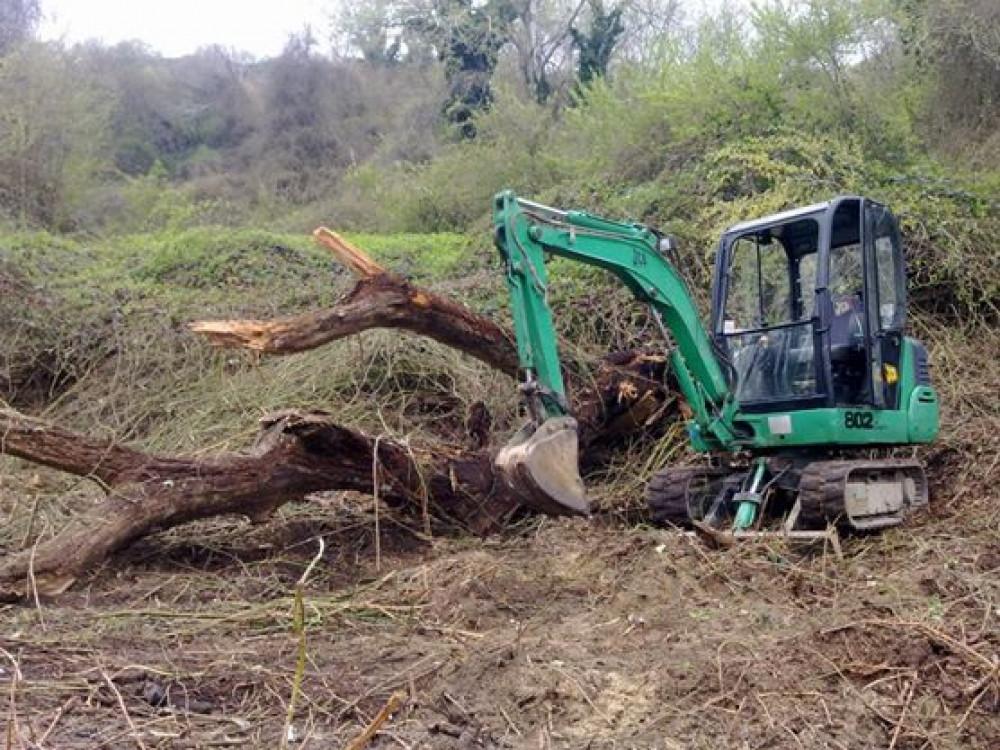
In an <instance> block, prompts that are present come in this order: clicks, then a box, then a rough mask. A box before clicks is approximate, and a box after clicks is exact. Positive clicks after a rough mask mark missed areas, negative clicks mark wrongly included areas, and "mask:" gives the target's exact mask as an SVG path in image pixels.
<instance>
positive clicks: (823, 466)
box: [797, 459, 922, 529]
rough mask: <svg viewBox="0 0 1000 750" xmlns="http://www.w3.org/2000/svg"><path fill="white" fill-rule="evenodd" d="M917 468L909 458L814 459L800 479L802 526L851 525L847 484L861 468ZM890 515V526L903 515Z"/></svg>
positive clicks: (918, 467)
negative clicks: (845, 495) (846, 496)
mask: <svg viewBox="0 0 1000 750" xmlns="http://www.w3.org/2000/svg"><path fill="white" fill-rule="evenodd" d="M891 468H902V469H911V468H916V469H920V470H921V471H922V468H921V466H920V464H918V463H915V462H914V461H905V460H892V459H886V460H881V461H879V460H876V461H871V460H856V461H850V460H843V461H813V462H812V463H810V464H809V465H808V466H806V468H805V469H804V470H803V471H802V476H801V478H800V479H799V503H800V511H799V522H798V524H797V525H798V528H800V529H822V528H824V527H825V526H826V525H827V524H829V523H835V524H838V525H841V526H849V525H850V523H849V521H848V518H847V513H846V512H845V509H844V488H845V486H846V484H847V477H848V475H849V474H850V473H851V472H852V471H854V470H857V469H891ZM897 518H898V520H895V521H893V520H892V518H891V517H888V518H887V519H886V523H885V525H886V526H894V525H896V524H898V523H900V522H901V521H902V520H903V519H902V517H897Z"/></svg>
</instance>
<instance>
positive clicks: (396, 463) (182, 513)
mask: <svg viewBox="0 0 1000 750" xmlns="http://www.w3.org/2000/svg"><path fill="white" fill-rule="evenodd" d="M316 236H317V239H318V240H319V241H320V242H322V243H323V244H324V245H326V246H327V247H329V248H330V249H331V250H332V251H333V252H334V254H335V255H336V256H337V257H338V258H339V259H340V260H341V262H342V263H344V264H345V265H346V266H348V267H349V268H351V269H352V270H353V271H354V272H355V274H356V275H358V276H359V277H360V279H359V281H358V283H357V284H356V286H355V287H354V289H353V290H352V291H351V292H350V293H349V294H348V295H347V296H346V297H345V298H344V299H343V300H342V301H341V302H340V303H339V304H337V305H335V306H334V307H332V308H329V309H327V310H322V311H318V312H313V313H308V314H305V315H300V316H296V317H290V318H284V319H281V320H275V321H252V320H230V321H211V322H198V323H194V324H192V325H191V328H192V330H193V331H196V332H198V333H200V334H203V335H205V336H207V337H208V338H209V340H210V341H212V342H213V343H215V344H218V345H222V346H235V347H243V348H249V349H255V350H258V351H263V352H268V353H274V354H288V353H292V352H297V351H303V350H306V349H310V348H313V347H316V346H319V345H321V344H323V343H326V342H329V341H333V340H336V339H340V338H344V337H346V336H350V335H354V334H357V333H359V332H361V331H364V330H368V329H371V328H378V327H390V328H403V329H405V330H409V331H412V332H414V333H418V334H421V335H424V336H428V337H430V338H433V339H435V340H437V341H439V342H441V343H444V344H446V345H448V346H451V347H453V348H456V349H459V350H460V351H462V352H465V353H467V354H469V355H471V356H473V357H476V358H478V359H480V360H481V361H483V362H485V363H487V364H488V365H490V366H491V367H493V368H495V369H497V370H500V371H502V372H505V373H508V374H510V375H516V372H517V355H516V350H515V347H514V345H513V342H512V337H511V336H510V334H509V332H508V331H507V330H506V329H504V328H503V327H502V326H499V325H498V324H496V323H495V322H493V321H491V320H490V319H489V318H486V317H484V316H482V315H479V314H477V313H475V312H473V311H472V310H470V309H469V308H467V307H465V306H464V305H462V304H460V303H458V302H456V301H454V300H451V299H448V298H445V297H442V296H441V295H438V294H435V293H433V292H431V291H429V290H426V289H421V288H419V287H416V286H414V285H412V284H411V283H409V282H408V281H406V280H405V279H403V278H401V277H399V276H397V275H395V274H392V273H390V272H388V271H386V270H385V269H383V268H381V267H380V266H378V265H377V264H376V263H374V262H373V261H372V260H371V259H370V258H368V257H367V256H366V255H365V254H364V253H363V252H361V251H360V250H358V249H357V248H354V247H352V246H350V245H349V244H348V243H346V242H345V241H344V240H343V239H342V238H340V237H338V236H337V235H335V234H333V233H332V232H329V231H328V230H317V234H316ZM663 371H664V359H663V358H662V357H659V356H647V355H643V354H641V353H624V354H618V355H614V356H611V357H608V358H606V359H605V360H603V361H602V362H600V363H599V364H598V366H597V367H596V368H595V370H594V372H593V373H592V375H591V376H590V377H589V378H588V379H586V380H584V379H582V378H580V377H575V378H573V379H572V381H571V382H574V383H575V387H574V396H575V398H574V404H575V414H576V416H577V418H578V421H579V422H580V425H581V446H582V451H583V458H584V463H586V462H587V459H588V458H590V459H593V458H594V456H596V455H598V454H600V453H601V452H602V449H603V448H604V447H606V446H607V445H608V444H609V443H611V442H614V441H616V440H619V439H620V438H621V437H622V436H628V435H631V434H634V433H635V432H636V431H637V430H641V429H644V428H647V427H649V426H650V425H652V424H656V423H662V422H664V421H665V420H666V419H668V418H672V417H673V416H675V415H676V409H675V408H674V406H675V399H674V397H673V395H672V390H671V389H670V388H668V387H667V386H666V385H665V384H664V381H663ZM511 392H512V398H513V397H514V389H513V388H512V389H511ZM0 454H7V455H11V456H17V457H20V458H23V459H26V460H28V461H32V462H35V463H40V464H44V465H46V466H50V467H53V468H56V469H60V470H62V471H66V472H69V473H72V474H76V475H78V476H83V477H88V478H90V479H93V480H94V481H96V482H98V483H99V484H100V485H101V486H102V487H104V488H105V489H106V490H107V493H108V494H107V497H106V498H105V499H104V500H103V501H102V502H100V503H98V504H95V505H94V506H93V507H91V508H90V509H88V510H86V511H83V512H82V513H81V514H80V515H79V516H77V517H76V518H74V519H73V520H72V521H71V522H70V523H69V524H68V525H67V527H66V528H64V529H63V530H62V531H60V532H59V533H58V534H57V535H56V536H55V537H53V538H51V539H48V540H45V541H42V542H40V543H38V544H37V545H36V546H35V547H33V548H31V549H28V550H22V551H20V552H17V553H15V554H13V555H10V556H8V557H7V558H6V559H4V560H2V561H0V597H5V598H11V597H24V596H33V595H35V594H36V593H37V594H40V595H55V594H58V593H60V592H62V591H64V590H65V589H66V588H67V587H68V586H70V585H71V584H72V583H73V581H74V580H76V579H77V578H78V577H79V576H80V575H81V574H83V573H84V572H86V571H87V570H89V569H91V568H93V567H94V566H96V565H98V564H99V563H101V562H102V561H103V560H105V559H106V558H107V557H108V556H109V555H111V554H112V553H114V552H115V551H117V550H120V549H122V548H123V547H125V546H127V545H128V544H130V543H131V542H132V541H134V540H135V539H137V538H139V537H142V536H144V535H146V534H149V533H151V532H153V531H156V530H159V529H166V528H170V527H173V526H177V525H179V524H182V523H186V522H188V521H193V520H196V519H201V518H209V517H212V516H218V515H226V514H242V515H245V516H249V517H251V518H253V519H261V518H264V517H267V516H268V515H269V514H270V513H272V512H273V511H274V510H275V509H276V508H277V507H278V506H280V505H282V504H283V503H286V502H289V501H291V500H298V499H302V498H304V497H305V496H306V495H308V494H309V493H313V492H319V491H325V490H354V491H358V492H364V493H369V494H377V495H378V496H379V498H380V499H381V500H383V501H385V502H387V503H389V504H390V505H392V506H395V507H398V508H402V509H408V510H409V511H410V512H413V513H414V514H423V515H424V517H425V518H426V517H431V516H433V517H435V518H437V519H444V520H447V521H450V522H452V523H454V524H456V525H460V526H462V527H464V528H467V529H470V530H472V531H474V532H476V533H485V532H488V531H490V530H492V529H495V528H496V527H497V526H498V525H500V524H502V522H503V521H504V520H505V519H506V518H507V517H509V515H510V513H511V512H512V511H514V510H515V509H516V508H517V507H518V498H517V497H516V496H514V495H513V494H512V493H511V491H510V490H509V489H507V487H506V485H505V484H504V483H503V482H502V481H499V479H498V477H497V476H496V475H495V473H494V468H493V463H492V458H491V456H490V455H489V453H488V452H486V451H484V450H481V449H474V450H461V449H458V448H454V447H448V446H442V445H436V446H434V448H433V450H426V451H421V450H412V449H410V448H409V447H408V446H404V445H402V444H400V443H398V442H396V441H393V440H391V439H387V438H381V437H380V438H373V437H370V436H368V435H365V434H363V433H361V432H358V431H357V430H354V429H351V428H348V427H344V426H341V425H338V424H336V423H335V422H334V421H333V420H332V418H331V417H330V416H329V415H327V414H324V413H320V412H309V413H304V412H285V413H280V414H276V415H272V416H270V417H268V418H266V419H264V420H263V422H262V431H261V433H260V437H259V439H258V441H257V443H256V444H255V446H254V447H253V449H252V450H251V451H249V452H248V453H246V454H226V455H220V456H217V457H213V458H207V459H203V458H184V457H171V456H159V455H152V454H147V453H143V452H141V451H137V450H134V449H131V448H128V447H124V446H121V445H117V444H116V443H115V442H113V441H109V440H101V439H93V438H89V437H86V436H83V435H79V434H74V433H71V432H68V431H66V430H64V429H61V428H59V427H56V426H51V425H48V424H45V423H42V422H40V421H38V420H35V419H32V418H30V417H27V416H25V415H22V414H20V413H18V412H16V411H12V410H0Z"/></svg>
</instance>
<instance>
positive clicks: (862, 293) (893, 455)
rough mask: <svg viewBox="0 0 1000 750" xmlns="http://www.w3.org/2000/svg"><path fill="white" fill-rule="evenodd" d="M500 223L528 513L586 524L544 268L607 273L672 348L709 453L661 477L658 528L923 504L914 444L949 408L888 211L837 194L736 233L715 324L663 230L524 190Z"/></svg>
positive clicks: (514, 461) (696, 439)
mask: <svg viewBox="0 0 1000 750" xmlns="http://www.w3.org/2000/svg"><path fill="white" fill-rule="evenodd" d="M493 218H494V229H495V240H496V245H497V247H498V249H499V251H500V254H501V256H502V259H503V263H504V270H505V274H506V280H507V284H508V287H509V290H510V303H511V313H512V316H513V320H514V329H515V333H516V336H517V348H518V356H519V358H520V367H521V371H522V374H523V382H522V384H521V391H522V393H523V396H524V398H525V401H526V404H527V408H528V412H529V414H530V415H531V422H530V423H529V424H527V425H526V426H525V427H524V428H523V429H522V430H521V431H519V432H518V433H517V434H516V435H515V436H514V438H513V439H512V440H511V441H510V442H509V443H508V444H507V445H506V446H505V447H504V448H503V449H502V450H501V451H500V453H499V454H498V456H497V459H496V461H497V466H498V468H499V469H500V473H501V475H502V476H503V477H504V479H505V481H506V482H508V483H509V484H510V486H511V487H512V488H513V489H514V490H515V491H517V492H518V493H520V495H521V496H522V498H523V499H524V501H525V503H526V504H528V505H530V506H533V507H535V508H537V509H541V510H545V511H548V512H562V513H581V514H586V513H588V512H589V504H588V501H587V497H586V491H585V488H584V484H583V481H582V479H581V477H580V472H579V468H578V437H577V425H576V422H575V420H574V419H573V416H572V414H571V412H570V407H569V404H568V401H567V398H566V390H565V386H564V383H563V374H562V371H561V365H560V361H559V352H558V348H557V342H556V334H555V329H554V327H553V322H552V311H551V310H550V307H549V303H548V299H547V289H548V275H547V272H546V266H545V260H546V257H547V256H555V257H560V258H567V259H570V260H574V261H579V262H581V263H585V264H587V265H591V266H597V267H599V268H602V269H605V270H607V271H609V272H610V273H611V274H613V275H614V276H615V277H617V278H618V279H619V280H620V281H621V282H622V283H623V284H624V285H625V286H626V287H627V288H628V289H629V291H630V292H631V293H632V294H633V295H634V296H635V298H636V299H637V300H639V301H640V302H641V303H643V304H645V305H646V306H647V307H648V309H649V314H650V316H651V318H652V320H653V321H655V322H656V324H657V325H658V326H659V328H660V329H661V330H662V333H663V335H664V339H665V342H671V341H672V349H671V351H670V355H669V363H670V366H671V369H672V371H673V374H674V377H675V379H676V382H677V384H678V386H679V388H680V391H681V394H682V396H683V397H684V399H685V400H686V401H687V403H688V405H689V406H690V411H691V415H692V416H691V418H690V420H689V421H688V424H687V430H688V435H689V437H690V441H691V446H692V447H693V448H694V449H695V450H696V451H699V452H704V453H708V454H710V455H711V457H710V459H709V460H707V461H705V462H703V463H698V464H697V465H692V466H684V467H674V466H669V467H665V468H663V469H661V470H660V471H659V472H658V473H656V474H655V475H654V476H653V478H652V480H651V481H650V482H649V484H648V486H647V489H646V499H647V502H648V504H649V507H650V511H651V516H652V519H653V520H654V521H655V522H658V523H661V524H675V525H687V524H690V523H692V522H697V523H698V524H708V525H710V526H711V527H714V528H717V529H728V530H733V531H748V530H751V529H755V528H762V527H763V526H762V524H763V523H764V522H765V520H766V519H768V518H782V519H784V523H785V528H786V529H800V530H810V529H820V528H827V527H828V525H829V524H835V525H837V526H839V527H846V528H850V529H856V530H877V529H881V528H885V527H888V526H894V525H897V524H899V523H900V522H901V521H902V520H903V519H904V518H905V517H906V516H907V514H908V513H909V512H910V511H911V510H912V509H914V508H917V507H920V506H922V505H925V504H926V503H927V480H926V476H925V474H924V471H923V468H922V466H921V464H920V463H919V462H918V461H916V460H915V459H914V458H913V451H912V449H911V450H902V448H904V447H905V446H913V445H915V444H919V443H927V442H930V441H932V440H933V439H934V438H935V436H936V435H937V432H938V420H939V405H938V397H937V393H936V392H935V390H934V388H933V387H932V385H931V382H930V376H929V372H928V362H927V352H926V350H925V348H924V347H923V346H922V345H921V344H920V343H919V342H918V341H916V340H915V339H913V338H911V337H909V336H906V335H905V333H904V326H905V322H906V273H905V268H904V262H903V248H902V244H901V239H900V233H899V227H898V224H897V221H896V219H895V217H894V216H893V214H892V213H891V212H890V211H889V209H888V208H886V207H885V206H884V205H882V204H880V203H878V202H876V201H873V200H870V199H868V198H862V197H856V196H841V197H837V198H834V199H832V200H830V201H827V202H825V203H818V204H815V205H811V206H806V207H804V208H798V209H794V210H791V211H786V212H784V213H779V214H776V215H773V216H768V217H765V218H762V219H757V220H755V221H749V222H746V223H742V224H737V225H736V226H733V227H731V228H730V229H729V230H728V231H726V232H725V234H724V235H723V237H722V239H721V241H720V242H719V245H718V252H717V254H716V260H715V277H714V282H713V284H712V296H711V326H710V328H709V329H708V330H706V328H705V327H704V326H703V324H702V322H701V319H700V317H699V314H698V310H697V306H696V304H695V302H694V300H693V299H692V296H691V294H690V293H689V291H688V289H687V287H686V285H685V282H684V280H683V278H682V276H681V274H680V273H679V271H678V265H677V263H676V262H675V261H674V260H673V259H672V258H673V257H675V252H674V247H673V242H672V240H671V239H670V238H669V237H668V236H665V235H662V234H660V233H659V232H657V231H655V230H653V229H651V228H649V227H646V226H643V225H640V224H632V223H623V222H618V221H610V220H608V219H603V218H600V217H598V216H594V215H592V214H589V213H586V212H583V211H563V210H559V209H555V208H551V207H549V206H544V205H541V204H538V203H533V202H531V201H527V200H522V199H519V198H518V197H517V196H516V195H514V193H513V192H511V191H505V192H502V193H499V194H498V195H497V196H496V197H495V199H494V205H493Z"/></svg>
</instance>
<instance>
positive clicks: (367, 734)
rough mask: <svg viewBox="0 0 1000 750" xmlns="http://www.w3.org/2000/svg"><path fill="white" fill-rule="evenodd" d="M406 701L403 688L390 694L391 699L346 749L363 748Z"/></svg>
mask: <svg viewBox="0 0 1000 750" xmlns="http://www.w3.org/2000/svg"><path fill="white" fill-rule="evenodd" d="M404 703H406V693H404V692H403V691H401V690H397V691H396V692H395V693H393V694H392V695H390V696H389V700H387V701H386V702H385V705H384V706H382V708H381V709H380V710H379V712H378V713H377V714H375V718H374V719H372V720H371V721H370V722H368V726H366V727H365V728H364V729H363V730H362V732H361V734H359V735H358V736H357V737H355V738H354V739H353V740H351V741H350V742H349V743H348V744H347V746H346V747H345V749H344V750H362V748H364V747H365V746H367V745H368V743H369V742H371V741H372V738H373V737H374V736H375V735H376V734H377V733H378V730H379V729H380V728H381V726H382V725H383V724H385V723H386V722H387V721H388V720H389V719H390V718H391V717H392V715H393V714H394V713H396V711H398V710H399V709H400V708H401V707H402V706H403V704H404Z"/></svg>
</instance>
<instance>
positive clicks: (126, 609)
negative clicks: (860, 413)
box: [0, 452, 1000, 750]
mask: <svg viewBox="0 0 1000 750" xmlns="http://www.w3.org/2000/svg"><path fill="white" fill-rule="evenodd" d="M957 460H958V459H957V457H955V456H949V454H948V453H947V452H943V453H941V454H939V455H938V458H937V464H936V465H933V464H932V467H931V468H932V472H933V473H934V475H935V476H939V477H941V476H945V475H947V476H949V477H950V479H949V484H948V485H946V486H945V485H942V484H941V483H938V484H937V485H936V486H935V487H934V497H933V505H932V509H931V511H930V512H928V513H927V514H925V515H924V516H923V517H921V518H918V519H915V520H914V521H913V522H912V523H910V524H909V525H907V526H906V527H905V528H901V529H897V530H894V531H891V532H888V533H886V534H884V535H881V536H871V537H860V538H853V539H848V540H845V542H844V548H843V551H844V558H843V559H838V558H837V556H836V555H835V554H834V553H833V551H832V550H831V549H829V548H827V549H822V548H819V549H813V550H796V549H788V548H787V547H785V546H784V544H783V543H782V542H780V541H777V540H772V541H768V542H754V543H751V544H747V545H743V546H740V547H738V548H735V549H729V550H721V551H720V550H711V549H708V548H707V547H706V546H705V545H704V543H703V542H701V541H700V540H698V539H697V538H694V537H691V536H687V535H685V534H683V533H681V532H678V531H668V530H659V529H652V528H649V527H645V526H643V525H641V524H640V525H637V524H634V523H626V522H624V521H621V520H617V519H611V518H603V519H600V518H599V519H597V520H594V521H589V522H588V521H582V520H559V521H555V520H552V519H537V518H536V519H529V520H526V521H524V522H523V523H522V525H521V526H519V527H517V528H515V529H512V530H511V531H510V532H509V533H507V534H506V535H504V536H502V537H494V538H490V539H486V540H478V539H472V538H468V537H465V538H454V537H452V538H448V537H434V538H427V537H425V536H424V535H423V534H422V533H420V532H419V531H416V530H412V529H408V528H405V527H404V526H403V525H401V523H400V522H399V521H398V519H394V518H392V517H391V516H387V515H386V514H385V512H384V511H383V512H382V513H380V514H379V517H378V529H379V533H378V536H377V539H378V544H376V516H375V514H374V513H373V512H372V505H371V503H372V501H371V500H370V499H365V498H350V497H343V496H331V497H327V498H323V499H322V500H321V501H320V502H318V503H316V504H314V505H310V506H298V507H292V506H289V507H286V508H284V509H283V510H282V511H281V512H280V513H279V515H278V516H276V517H275V518H274V519H273V520H272V521H270V522H269V523H267V524H264V525H259V526H250V525H249V524H248V523H246V522H242V521H238V520H228V521H223V520H220V521H216V522H212V523H203V524H198V525H193V526H189V527H185V528H182V529H178V530H175V531H172V532H168V533H164V534H161V535H159V536H155V537H152V538H150V539H147V540H144V541H142V542H140V543H138V544H137V545H135V546H134V547H133V548H132V549H131V550H129V551H128V552H127V553H126V554H125V555H123V556H119V557H117V558H115V559H114V561H113V564H111V565H108V566H106V567H105V568H104V569H103V570H101V571H98V572H97V573H95V574H94V575H92V576H91V577H90V578H89V579H87V580H85V581H82V582H81V583H79V584H77V586H75V587H74V588H73V589H72V590H71V591H70V592H68V593H67V594H65V595H64V596H62V597H61V598H59V599H58V600H57V601H56V602H48V603H47V602H39V603H38V604H37V605H36V606H30V605H29V606H25V605H19V606H5V607H0V649H2V650H0V684H2V685H3V687H4V690H3V698H2V701H0V711H2V713H3V715H4V724H5V732H4V735H3V737H2V739H0V742H4V743H6V744H4V745H3V747H5V748H34V747H45V748H184V747H191V748H201V747H204V748H208V747H227V746H230V747H261V748H272V747H280V746H281V745H282V743H283V742H285V743H286V744H287V746H288V747H295V748H306V747H309V748H331V747H360V746H361V745H353V746H352V745H351V744H350V743H351V742H352V741H353V740H355V739H357V738H358V737H359V735H361V734H362V732H363V729H364V728H365V726H366V725H367V724H368V723H369V722H370V721H372V719H373V718H374V717H375V716H376V715H377V714H378V713H379V711H380V709H382V708H383V706H385V705H386V704H387V702H389V701H393V703H394V704H396V703H399V704H400V707H399V708H398V709H397V710H396V711H395V712H394V713H393V715H392V716H391V717H390V718H389V719H388V720H387V721H386V722H385V723H384V724H383V725H382V727H381V731H380V732H379V733H378V734H377V735H376V736H375V737H374V738H373V739H372V740H371V742H370V743H369V744H368V745H367V746H368V747H374V748H393V747H400V748H477V747H485V748H549V747H553V748H555V747H558V748H595V749H596V748H720V747H727V748H728V747H732V748H869V747H871V748H875V747H878V748H897V749H899V750H902V749H904V748H941V749H944V748H996V747H1000V662H998V658H1000V628H998V624H997V623H998V618H1000V504H998V502H997V501H998V500H1000V498H998V497H997V495H996V493H995V492H992V491H991V490H990V489H989V488H991V487H996V486H997V479H998V471H997V462H998V459H997V456H996V455H995V454H993V453H989V452H987V453H985V454H984V455H983V456H982V460H981V461H979V462H978V463H976V464H975V465H972V466H969V465H965V466H963V465H957V464H955V465H949V462H954V461H957ZM0 469H2V472H3V473H2V474H0V518H4V519H6V520H8V522H15V521H16V522H17V523H18V524H20V525H21V527H23V526H24V524H25V523H29V522H30V521H31V519H32V518H36V517H39V518H40V517H42V516H41V514H39V513H38V505H39V503H41V504H44V503H48V502H56V501H55V500H54V499H52V498H56V497H58V498H60V500H59V501H58V502H60V503H63V504H67V505H72V504H73V503H85V502H90V501H91V498H92V495H91V494H89V491H87V490H85V489H84V488H82V487H75V486H74V485H72V484H71V480H68V479H66V478H64V477H59V476H57V475H55V474H51V475H50V474H47V473H46V472H39V470H38V469H37V468H35V467H28V466H24V465H20V464H16V463H15V462H12V461H9V462H7V463H5V464H4V465H3V466H2V467H0ZM970 472H971V475H970ZM956 477H959V479H957V480H956ZM963 477H964V478H963ZM956 488H959V489H956ZM67 509H68V508H67ZM331 518H337V520H336V521H331V520H330V519H331ZM34 533H37V530H36V531H35V532H34ZM320 537H322V538H323V540H324V543H325V552H324V555H323V558H322V559H321V560H320V561H319V562H318V563H317V565H316V566H315V567H314V568H313V570H312V572H311V574H310V576H309V578H308V581H307V582H306V585H305V586H304V589H303V591H304V599H303V602H304V615H305V617H304V628H303V632H304V636H305V650H304V654H305V659H304V662H303V664H302V667H303V669H302V670H301V675H302V676H301V679H296V663H297V660H298V658H299V650H300V636H299V635H297V634H296V631H295V628H294V626H293V609H294V607H293V603H294V595H293V594H294V591H295V585H296V582H297V581H298V580H299V578H300V577H301V576H302V574H303V571H304V570H305V569H306V567H307V566H308V564H309V562H310V560H311V559H312V558H313V557H314V556H315V555H316V552H317V550H318V547H319V542H318V539H319V538H320ZM296 684H297V685H298V688H296V687H295V685H296ZM293 693H296V695H295V698H294V706H293V708H294V711H293V715H291V716H290V715H289V702H290V700H292V696H293ZM394 695H395V696H396V698H395V699H394V698H393V696H394Z"/></svg>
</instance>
